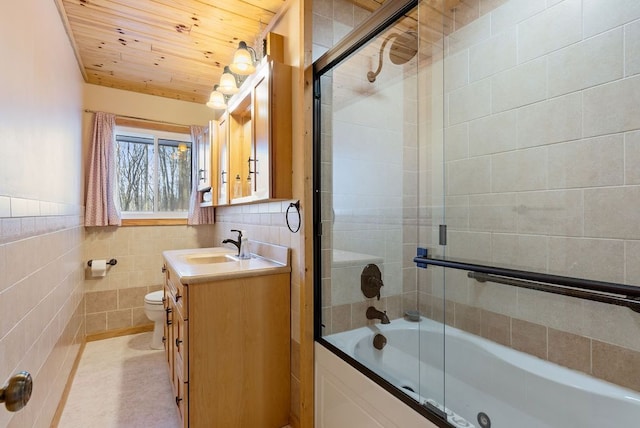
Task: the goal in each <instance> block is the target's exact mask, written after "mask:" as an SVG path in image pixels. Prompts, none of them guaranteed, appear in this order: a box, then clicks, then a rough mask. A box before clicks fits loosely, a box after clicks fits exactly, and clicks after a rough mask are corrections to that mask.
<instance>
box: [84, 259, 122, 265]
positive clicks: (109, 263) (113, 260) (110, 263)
mask: <svg viewBox="0 0 640 428" xmlns="http://www.w3.org/2000/svg"><path fill="white" fill-rule="evenodd" d="M92 263H93V260H89V261H88V262H87V266H89V267H91V264H92ZM107 264H108V265H111V266H115V265H116V264H118V261H117V260H116V259H111V260H109V261H108V262H107Z"/></svg>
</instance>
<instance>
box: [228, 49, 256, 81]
mask: <svg viewBox="0 0 640 428" xmlns="http://www.w3.org/2000/svg"><path fill="white" fill-rule="evenodd" d="M256 62H257V54H256V51H255V50H254V49H253V48H251V47H249V46H247V44H246V43H245V42H244V41H241V42H240V43H239V44H238V49H236V53H235V54H233V62H232V63H231V64H230V65H229V69H231V71H232V72H234V73H235V74H239V75H241V76H248V75H249V74H251V73H253V72H254V71H256V66H255V63H256Z"/></svg>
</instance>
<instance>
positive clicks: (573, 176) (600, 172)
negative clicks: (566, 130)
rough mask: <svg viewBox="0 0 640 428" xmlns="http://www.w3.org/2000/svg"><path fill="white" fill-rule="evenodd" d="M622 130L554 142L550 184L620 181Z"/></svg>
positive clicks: (611, 183) (555, 186) (562, 186)
mask: <svg viewBox="0 0 640 428" xmlns="http://www.w3.org/2000/svg"><path fill="white" fill-rule="evenodd" d="M623 139H624V138H623V136H622V134H615V135H608V136H605V137H597V138H591V139H587V140H578V141H571V142H568V143H562V144H554V145H553V146H550V147H549V188H551V189H566V188H576V187H598V186H615V185H622V184H623V181H624V144H623Z"/></svg>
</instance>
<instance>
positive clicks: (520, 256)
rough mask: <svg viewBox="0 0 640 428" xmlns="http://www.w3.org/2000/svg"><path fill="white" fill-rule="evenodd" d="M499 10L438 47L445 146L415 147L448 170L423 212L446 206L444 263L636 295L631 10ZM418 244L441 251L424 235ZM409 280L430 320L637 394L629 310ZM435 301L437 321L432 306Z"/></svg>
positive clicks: (638, 21)
mask: <svg viewBox="0 0 640 428" xmlns="http://www.w3.org/2000/svg"><path fill="white" fill-rule="evenodd" d="M471 3H473V2H471ZM498 3H499V4H498ZM496 6H497V8H495V9H494V10H492V11H490V12H487V13H483V11H482V10H481V9H482V8H481V7H479V8H478V10H477V11H478V13H477V17H476V18H474V19H473V20H471V21H469V23H467V24H466V25H465V26H464V27H462V28H459V29H457V31H454V32H452V33H451V34H450V35H449V36H447V37H446V38H445V40H444V45H445V49H446V50H445V59H444V62H442V60H439V61H437V62H434V66H433V70H432V73H435V74H438V75H439V77H440V78H441V79H442V81H443V85H444V98H443V99H435V98H437V97H435V98H434V99H435V101H434V103H433V106H434V107H437V106H438V105H441V104H440V103H443V104H444V106H445V109H444V117H442V118H441V119H442V120H440V118H439V117H438V118H436V120H434V122H433V123H444V129H443V130H442V131H443V135H444V139H443V137H442V134H441V132H442V131H441V130H440V129H439V127H434V128H433V129H432V133H431V135H430V137H429V138H428V139H423V140H421V141H422V144H423V149H422V150H424V151H425V152H428V153H429V155H428V156H431V158H432V159H438V158H444V159H445V166H444V171H442V172H443V176H444V179H441V178H438V177H440V175H439V174H434V175H432V177H431V178H432V179H433V180H434V181H433V183H431V189H432V191H431V192H430V196H429V198H426V199H425V200H424V201H421V205H422V207H421V210H425V211H431V212H432V217H433V218H436V217H437V216H438V215H439V214H440V213H441V212H442V206H441V204H440V203H439V199H440V198H442V197H443V196H444V198H445V206H446V223H447V225H448V226H449V235H448V238H449V242H448V245H447V247H446V252H447V256H448V257H451V258H464V259H471V260H475V261H478V262H480V263H484V264H497V265H507V266H510V267H515V268H520V269H528V270H537V271H543V272H549V273H553V274H559V275H567V276H575V277H584V278H589V279H596V280H603V281H611V282H619V283H625V284H634V285H640V276H638V274H639V272H638V269H636V265H637V258H638V251H637V249H638V247H639V245H638V242H640V229H638V227H637V225H638V214H637V213H638V212H639V208H640V187H639V184H640V181H639V180H638V174H637V173H636V172H635V171H637V170H638V162H637V161H638V159H639V156H640V155H638V153H639V147H640V146H638V141H640V138H639V135H640V119H639V118H640V104H639V103H638V101H637V100H638V99H639V97H640V75H639V73H640V69H639V68H638V67H637V64H638V62H639V58H640V49H638V43H637V40H638V37H637V35H638V31H640V30H639V29H640V6H638V4H637V3H636V2H626V1H622V0H615V1H611V2H601V1H597V0H583V1H581V0H564V1H547V2H545V1H521V0H510V1H503V2H497V3H496ZM442 70H444V71H442ZM432 83H434V84H433V86H432V87H433V93H434V95H437V94H438V93H439V92H441V91H442V89H441V88H439V87H438V86H437V85H436V84H435V80H434V81H433V82H432ZM442 141H444V152H442V153H441V150H442V149H441V148H440V147H439V145H440V144H441V142H442ZM431 143H433V144H432V145H431V146H430V144H431ZM427 164H428V163H427ZM443 187H444V194H443V192H442V191H440V189H442V188H443ZM427 199H430V200H427ZM425 202H426V203H425ZM434 223H435V222H434ZM420 236H421V241H422V243H423V244H427V245H431V247H432V248H433V249H434V250H435V251H436V252H438V251H441V250H440V249H438V247H437V246H435V245H433V244H434V242H435V240H434V239H433V237H434V236H436V235H435V230H434V228H433V227H432V226H431V225H424V226H423V227H421V228H420ZM418 278H419V291H420V293H419V302H420V305H421V308H422V310H423V311H425V313H428V314H431V316H432V317H434V318H436V319H440V320H444V319H446V320H447V322H449V323H451V324H453V325H455V326H457V327H460V328H463V329H465V330H468V331H471V332H474V333H477V334H480V335H482V336H485V337H489V338H491V339H492V340H495V341H497V342H499V343H503V344H505V345H507V346H511V347H513V348H516V349H520V350H524V351H526V352H529V353H531V354H533V355H536V356H539V357H541V358H545V359H548V360H550V361H554V362H558V363H560V364H563V365H567V366H569V367H572V368H576V369H578V370H581V371H585V372H587V373H591V374H593V375H594V376H596V377H600V378H603V379H607V380H610V381H612V382H614V383H618V384H620V385H623V386H627V387H629V388H633V389H635V390H640V384H639V383H638V382H636V381H634V380H633V379H632V377H631V376H629V375H628V371H629V370H638V368H640V340H638V338H639V337H640V334H639V333H640V330H639V327H638V325H640V324H639V323H638V321H639V320H640V315H638V314H637V313H635V312H632V311H630V310H628V309H626V308H620V307H612V306H610V305H605V304H600V303H595V302H589V301H580V300H576V299H571V298H565V297H562V296H557V295H550V294H543V293H540V292H534V291H528V290H516V289H511V288H509V287H505V286H502V285H498V284H490V283H486V284H478V283H476V282H475V281H473V280H470V279H467V278H466V277H465V276H464V272H453V271H450V272H447V274H446V281H445V280H444V279H443V273H442V272H441V271H438V270H437V269H432V270H431V272H426V273H425V272H419V273H418ZM443 284H444V286H443ZM444 290H446V298H447V300H446V306H445V309H444V312H443V309H442V308H441V305H438V306H435V305H433V304H432V303H433V302H436V301H439V299H442V298H443V297H444V296H445V291H444ZM440 301H441V300H440ZM605 354H606V355H609V356H610V357H609V358H606V357H604V355H605ZM614 357H615V358H618V357H619V358H620V359H616V360H614V359H613V358H614ZM623 361H624V364H623V363H622V362H623ZM618 363H619V364H618Z"/></svg>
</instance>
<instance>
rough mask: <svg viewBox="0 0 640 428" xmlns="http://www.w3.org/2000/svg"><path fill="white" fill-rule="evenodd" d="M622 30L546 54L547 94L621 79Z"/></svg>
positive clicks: (622, 61)
mask: <svg viewBox="0 0 640 428" xmlns="http://www.w3.org/2000/svg"><path fill="white" fill-rule="evenodd" d="M622 47H623V37H622V29H620V28H619V29H616V30H612V31H608V32H606V33H603V34H601V35H598V36H596V37H592V38H590V39H588V40H585V41H583V42H580V43H577V44H575V45H572V46H569V47H567V48H565V49H561V50H559V51H557V52H553V53H552V54H551V55H549V96H550V97H555V96H557V95H562V94H566V93H569V92H573V91H577V90H580V89H585V88H589V87H591V86H595V85H599V84H602V83H606V82H610V81H612V80H616V79H620V78H621V77H622V73H623V64H624V58H623V48H622Z"/></svg>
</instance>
